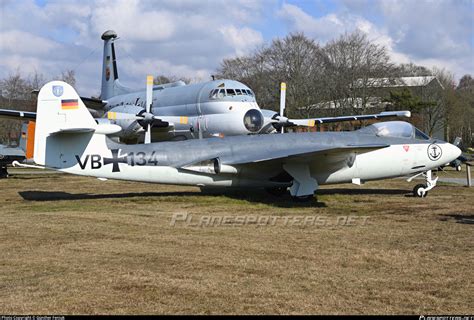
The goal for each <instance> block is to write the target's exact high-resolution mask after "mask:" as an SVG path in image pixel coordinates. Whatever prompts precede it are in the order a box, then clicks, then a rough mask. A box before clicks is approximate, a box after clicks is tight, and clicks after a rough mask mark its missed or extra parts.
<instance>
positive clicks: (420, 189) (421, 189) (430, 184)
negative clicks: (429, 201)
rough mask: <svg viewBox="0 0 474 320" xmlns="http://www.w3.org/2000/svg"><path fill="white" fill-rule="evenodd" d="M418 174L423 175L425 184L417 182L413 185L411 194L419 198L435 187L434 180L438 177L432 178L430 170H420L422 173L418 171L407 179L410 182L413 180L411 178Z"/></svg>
mask: <svg viewBox="0 0 474 320" xmlns="http://www.w3.org/2000/svg"><path fill="white" fill-rule="evenodd" d="M419 175H423V176H424V177H425V179H426V184H417V185H416V186H415V188H413V195H414V196H415V197H420V198H424V197H426V196H427V195H428V191H429V190H431V189H433V188H434V187H436V182H437V181H438V177H436V178H434V179H433V176H432V173H431V170H428V171H426V172H422V173H419V174H417V175H415V176H413V177H411V178H410V179H408V181H409V182H410V181H411V180H413V178H415V177H417V176H419Z"/></svg>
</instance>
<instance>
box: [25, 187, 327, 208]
mask: <svg viewBox="0 0 474 320" xmlns="http://www.w3.org/2000/svg"><path fill="white" fill-rule="evenodd" d="M18 194H19V195H20V196H21V197H22V198H23V199H24V200H28V201H62V200H72V201H74V200H98V199H126V198H134V197H142V198H147V197H156V198H157V199H156V200H160V199H159V198H160V197H209V196H211V197H212V196H224V197H227V198H230V199H235V200H244V201H248V202H252V203H263V204H267V205H271V206H275V207H283V208H294V207H326V204H325V203H323V202H318V201H317V199H316V198H313V199H311V200H310V201H307V202H297V201H293V200H292V198H291V197H290V196H289V195H283V196H281V197H275V196H272V195H269V194H267V193H266V192H265V191H261V190H253V191H252V193H249V192H248V191H238V190H235V191H234V190H227V191H221V192H208V191H205V192H200V191H196V192H193V191H180V192H127V193H105V194H101V193H97V194H93V193H69V192H62V191H20V192H19V193H18Z"/></svg>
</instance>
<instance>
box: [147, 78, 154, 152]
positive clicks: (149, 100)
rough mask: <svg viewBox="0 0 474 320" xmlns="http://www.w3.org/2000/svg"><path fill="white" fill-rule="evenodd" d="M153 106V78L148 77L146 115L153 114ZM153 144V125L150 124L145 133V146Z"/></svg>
mask: <svg viewBox="0 0 474 320" xmlns="http://www.w3.org/2000/svg"><path fill="white" fill-rule="evenodd" d="M152 104H153V76H150V75H149V76H147V77H146V108H145V110H146V113H148V114H150V113H151V105H152ZM148 143H151V125H150V124H148V126H147V130H146V132H145V144H148Z"/></svg>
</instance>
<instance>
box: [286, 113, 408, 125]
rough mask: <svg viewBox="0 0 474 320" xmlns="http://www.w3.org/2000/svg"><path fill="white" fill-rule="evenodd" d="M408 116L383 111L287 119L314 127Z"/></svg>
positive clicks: (291, 122)
mask: <svg viewBox="0 0 474 320" xmlns="http://www.w3.org/2000/svg"><path fill="white" fill-rule="evenodd" d="M410 116H411V112H410V111H385V112H381V113H378V114H365V115H358V116H342V117H325V118H310V119H288V125H290V126H291V125H293V126H307V127H314V126H315V125H316V124H323V123H331V122H342V121H356V120H371V119H383V118H390V117H407V118H409V117H410Z"/></svg>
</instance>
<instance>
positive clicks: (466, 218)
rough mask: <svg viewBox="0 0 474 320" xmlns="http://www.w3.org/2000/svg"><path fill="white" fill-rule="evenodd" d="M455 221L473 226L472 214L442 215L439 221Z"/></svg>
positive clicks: (473, 215) (473, 216)
mask: <svg viewBox="0 0 474 320" xmlns="http://www.w3.org/2000/svg"><path fill="white" fill-rule="evenodd" d="M453 219H454V220H456V223H462V224H474V214H443V215H441V218H440V219H439V220H441V221H449V220H453Z"/></svg>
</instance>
